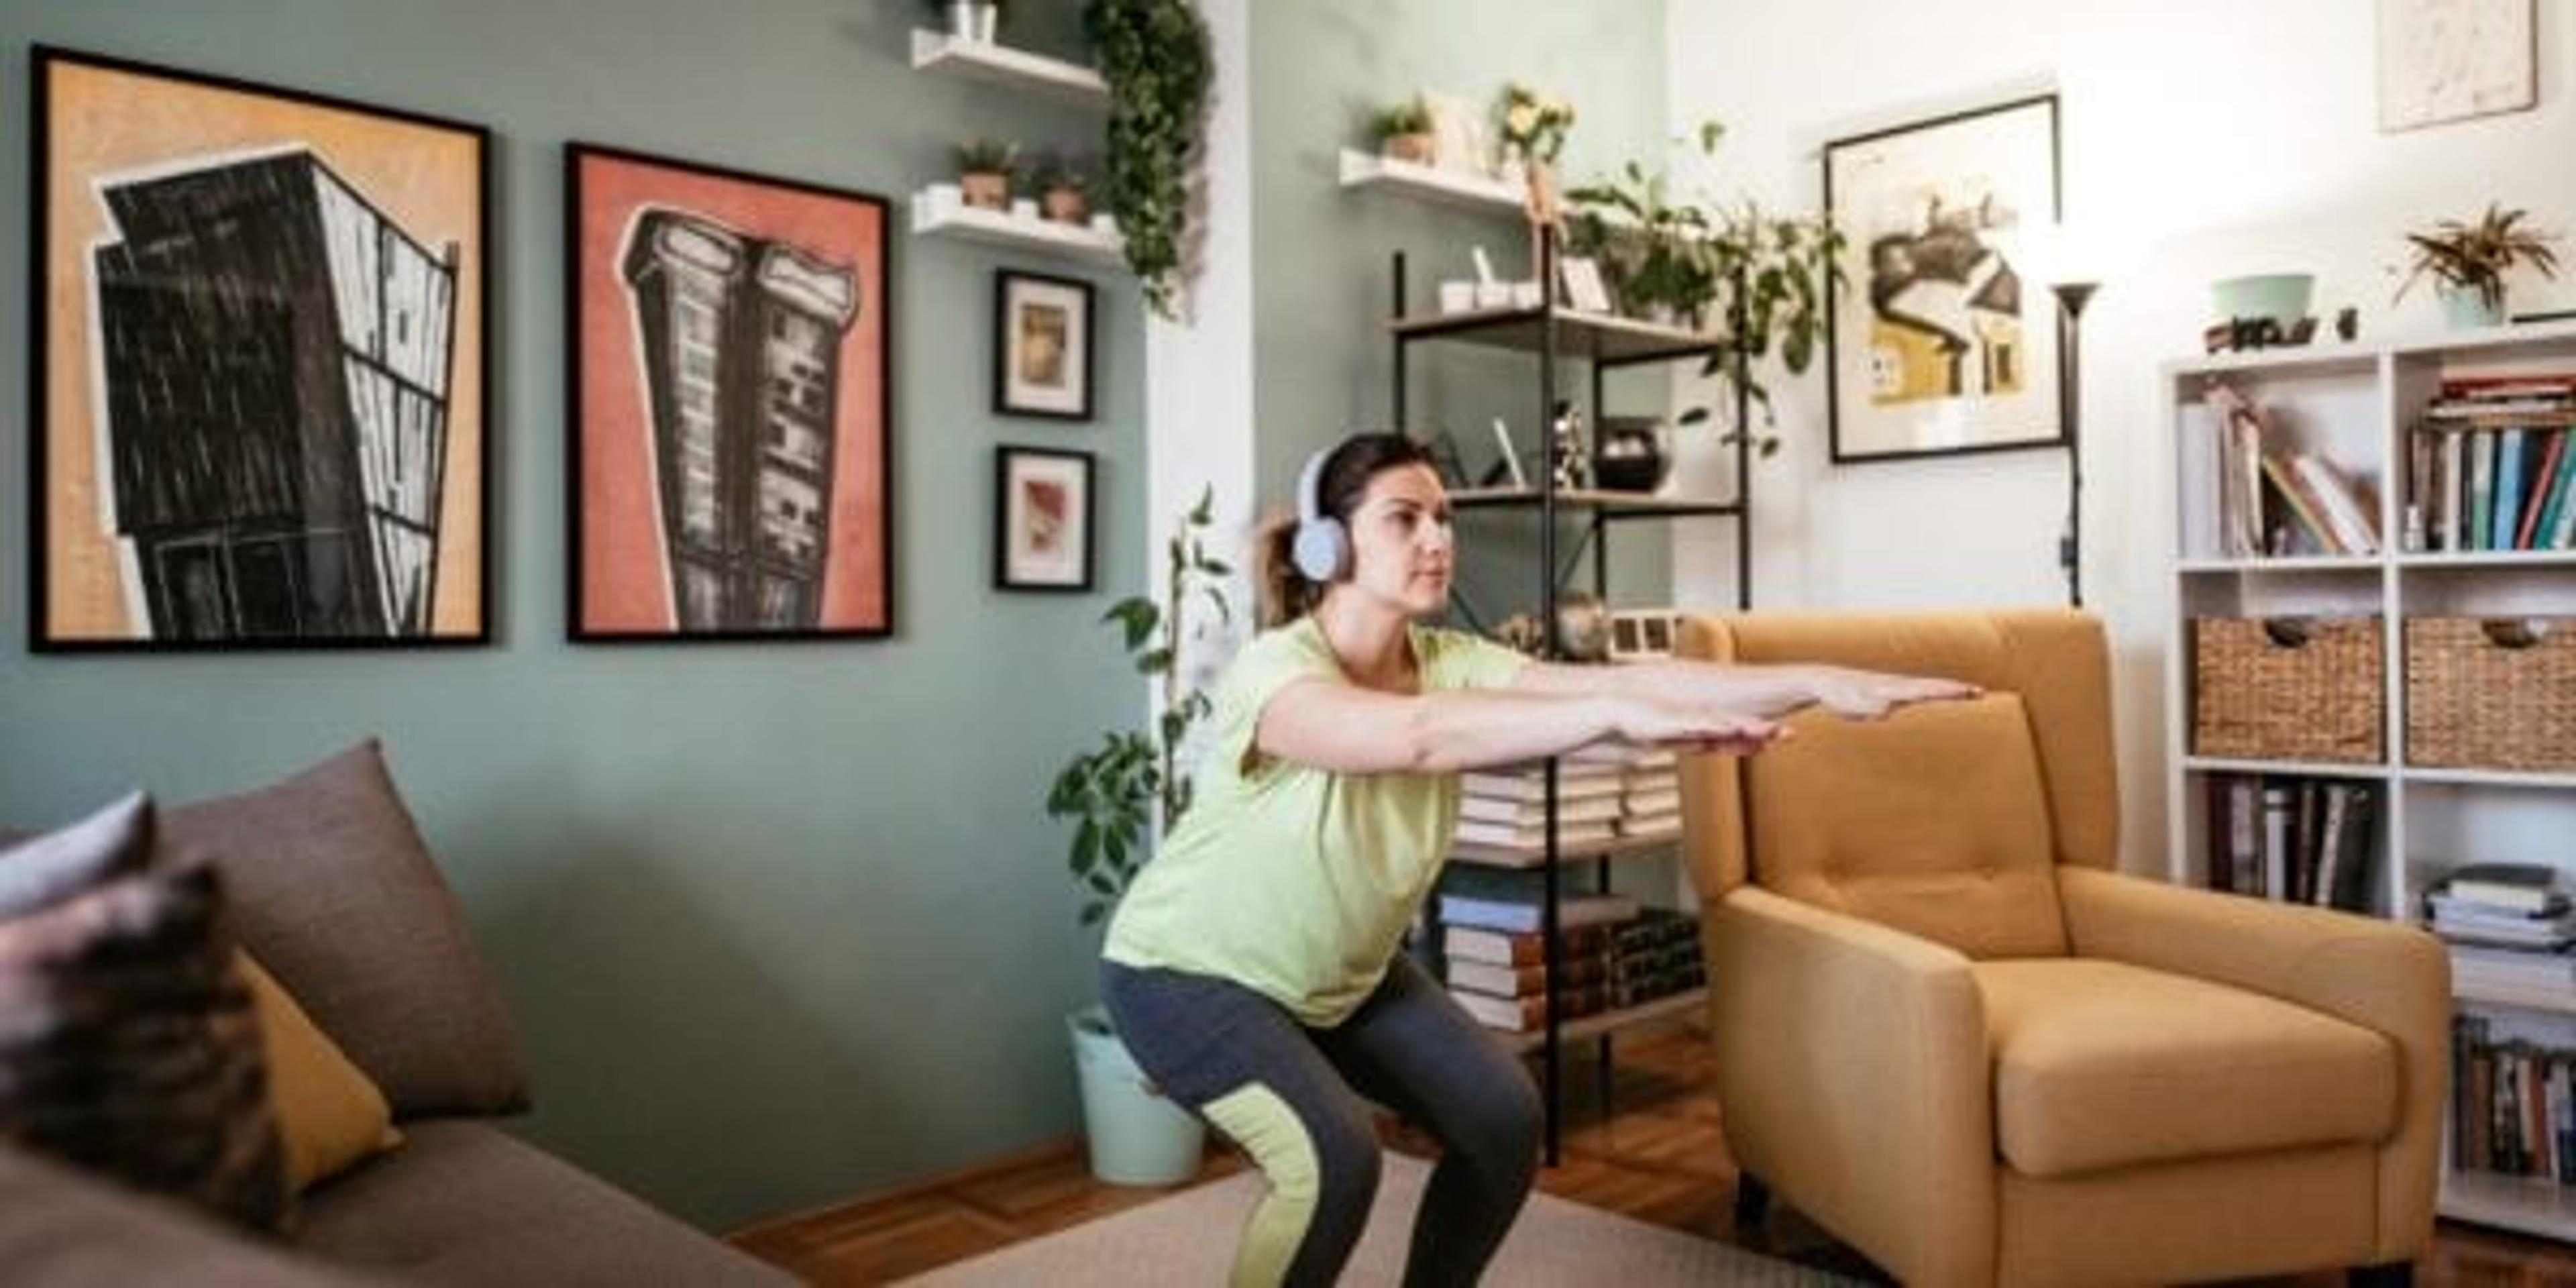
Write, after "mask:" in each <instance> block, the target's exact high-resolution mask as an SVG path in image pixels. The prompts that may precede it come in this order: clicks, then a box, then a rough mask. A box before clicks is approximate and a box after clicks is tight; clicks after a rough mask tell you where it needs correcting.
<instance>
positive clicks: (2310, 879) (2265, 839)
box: [2207, 774, 2379, 912]
mask: <svg viewBox="0 0 2576 1288" xmlns="http://www.w3.org/2000/svg"><path fill="white" fill-rule="evenodd" d="M2207 791H2208V799H2207V815H2208V817H2207V823H2208V828H2209V832H2208V835H2209V886H2210V888H2211V889H2213V890H2223V891H2228V892H2231V893H2235V894H2243V895H2252V896H2255V897H2257V898H2267V899H2279V900H2284V901H2287V902H2290V903H2307V904H2315V905H2318V906H2320V907H2334V908H2344V909H2349V910H2352V911H2356V912H2366V911H2369V910H2370V906H2371V897H2370V891H2371V882H2372V874H2373V872H2374V870H2375V869H2376V867H2377V863H2376V855H2377V853H2378V848H2379V847H2378V845H2377V843H2376V840H2375V835H2376V834H2375V832H2374V828H2373V816H2374V815H2375V814H2376V813H2377V812H2378V795H2379V787H2378V785H2377V784H2375V783H2367V782H2355V781H2350V780H2345V779H2335V778H2304V777H2297V776H2292V775H2281V774H2211V775H2209V776H2208V779H2207Z"/></svg>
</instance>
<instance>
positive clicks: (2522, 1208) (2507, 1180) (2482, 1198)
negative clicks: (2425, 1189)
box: [2440, 1171, 2576, 1239]
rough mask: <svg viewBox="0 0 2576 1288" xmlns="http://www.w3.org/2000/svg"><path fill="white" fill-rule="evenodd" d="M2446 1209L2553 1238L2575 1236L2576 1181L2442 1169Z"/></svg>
mask: <svg viewBox="0 0 2576 1288" xmlns="http://www.w3.org/2000/svg"><path fill="white" fill-rule="evenodd" d="M2440 1206H2441V1212H2442V1215H2444V1216H2447V1217H2450V1218H2452V1219H2454V1220H2459V1221H2473V1222H2476V1223H2477V1224H2479V1225H2492V1226H2496V1227H2499V1228H2502V1229H2507V1230H2520V1231H2522V1232H2523V1233H2525V1234H2537V1235H2541V1236H2543V1237H2546V1238H2551V1239H2576V1187H2569V1186H2562V1185H2558V1184H2555V1183H2553V1182H2550V1181H2545V1180H2540V1179H2537V1178H2534V1177H2527V1176H2502V1175H2498V1174H2495V1173H2491V1172H2462V1171H2447V1172H2444V1173H2443V1174H2442V1196H2441V1205H2440Z"/></svg>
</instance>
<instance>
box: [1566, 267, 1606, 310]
mask: <svg viewBox="0 0 2576 1288" xmlns="http://www.w3.org/2000/svg"><path fill="white" fill-rule="evenodd" d="M1556 269H1557V275H1558V276H1559V277H1562V278H1564V279H1565V303H1566V306H1567V307H1569V308H1572V309H1573V310H1575V311H1576V312H1578V313H1607V312H1610V288H1609V287H1608V286H1607V285H1606V284H1604V283H1603V282H1602V280H1601V265H1600V263H1599V262H1598V261H1595V260H1592V259H1588V258H1586V257H1584V256H1581V255H1568V256H1566V257H1565V258H1563V259H1560V260H1558V261H1557V262H1556Z"/></svg>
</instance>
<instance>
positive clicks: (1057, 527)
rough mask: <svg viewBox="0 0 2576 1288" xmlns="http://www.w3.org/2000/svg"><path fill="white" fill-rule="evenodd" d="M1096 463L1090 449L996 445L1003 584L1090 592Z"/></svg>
mask: <svg viewBox="0 0 2576 1288" xmlns="http://www.w3.org/2000/svg"><path fill="white" fill-rule="evenodd" d="M1091 463H1092V457H1091V453H1089V452H1066V451H1055V450H1051V449H1047V448H1039V447H1000V448H996V449H994V456H993V585H994V586H995V587H996V588H997V589H1001V590H1071V591H1087V590H1089V589H1091V562H1092V559H1091V527H1092V525H1091V516H1092V503H1091Z"/></svg>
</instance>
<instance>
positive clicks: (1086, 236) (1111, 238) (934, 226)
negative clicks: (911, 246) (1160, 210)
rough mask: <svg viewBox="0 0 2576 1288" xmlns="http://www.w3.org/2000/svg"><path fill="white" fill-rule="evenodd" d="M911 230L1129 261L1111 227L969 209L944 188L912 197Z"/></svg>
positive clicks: (1114, 262)
mask: <svg viewBox="0 0 2576 1288" xmlns="http://www.w3.org/2000/svg"><path fill="white" fill-rule="evenodd" d="M912 232H913V235H914V236H916V237H949V238H955V239H958V240H962V241H972V242H982V243H985V244H987V245H994V246H1010V247H1014V248H1016V249H1019V250H1031V251H1038V252H1041V253H1044V254H1049V255H1063V256H1068V257H1071V258H1073V259H1079V260H1083V261H1086V262H1088V263H1093V264H1099V265H1103V266H1106V267H1111V268H1116V267H1122V266H1124V265H1125V263H1126V262H1127V261H1126V255H1127V239H1126V238H1124V237H1121V236H1119V235H1118V233H1117V232H1116V231H1115V230H1113V229H1104V228H1101V227H1098V226H1097V225H1092V224H1062V223H1057V222H1056V221H1054V220H1052V219H1041V218H1039V217H1038V216H1036V215H1030V214H1013V213H1010V212H1006V211H1000V210H987V209H985V208H983V207H981V206H969V205H967V204H965V202H963V201H962V200H959V199H958V197H957V196H956V195H955V190H954V189H952V188H950V187H949V186H947V185H944V184H933V185H931V186H930V187H928V188H924V189H922V190H921V191H919V192H916V193H914V194H913V195H912Z"/></svg>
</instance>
